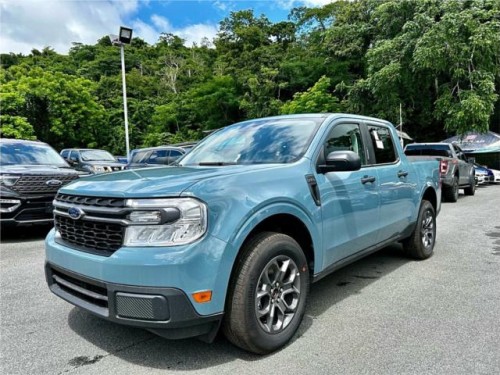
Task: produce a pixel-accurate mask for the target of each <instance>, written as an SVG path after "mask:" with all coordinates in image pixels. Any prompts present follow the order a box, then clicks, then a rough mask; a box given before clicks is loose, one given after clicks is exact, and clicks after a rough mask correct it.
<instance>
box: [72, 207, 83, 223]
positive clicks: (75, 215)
mask: <svg viewBox="0 0 500 375" xmlns="http://www.w3.org/2000/svg"><path fill="white" fill-rule="evenodd" d="M68 215H69V217H70V218H72V219H75V220H78V219H80V218H81V217H82V216H83V215H85V212H84V211H83V210H82V209H81V208H79V207H71V208H70V209H69V210H68Z"/></svg>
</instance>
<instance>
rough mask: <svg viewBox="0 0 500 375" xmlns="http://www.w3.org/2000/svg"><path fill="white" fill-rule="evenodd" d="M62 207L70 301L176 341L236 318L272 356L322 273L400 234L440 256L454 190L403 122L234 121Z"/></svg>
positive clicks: (51, 243)
mask: <svg viewBox="0 0 500 375" xmlns="http://www.w3.org/2000/svg"><path fill="white" fill-rule="evenodd" d="M54 204H55V206H56V211H55V215H54V218H55V226H56V229H55V230H53V231H51V232H50V233H49V234H48V236H47V239H46V242H45V245H46V268H45V272H46V280H47V283H48V286H49V288H50V290H51V291H52V292H53V293H54V294H56V295H57V296H59V297H60V298H62V299H64V300H66V301H68V302H70V303H72V304H74V305H76V306H79V307H80V308H82V309H85V310H87V311H89V312H90V313H92V314H95V315H96V316H98V317H101V318H103V319H107V320H109V321H112V322H115V323H121V324H126V325H129V326H136V327H142V328H145V329H148V330H150V331H152V332H154V333H156V334H158V335H161V336H164V337H169V338H177V339H179V338H186V337H194V336H198V337H201V338H202V339H204V340H206V341H212V340H213V339H214V338H215V336H216V334H217V332H218V330H219V327H222V330H223V332H224V333H225V334H226V336H227V337H228V338H229V340H230V341H231V342H232V343H234V344H235V345H237V346H240V347H241V348H243V349H245V350H248V351H251V352H254V353H260V354H264V353H269V352H272V351H275V350H277V349H279V348H281V347H283V346H284V345H286V343H287V342H288V341H289V340H290V339H291V338H292V337H293V336H294V334H295V332H296V331H297V329H298V328H299V326H300V324H301V321H302V318H303V316H304V313H305V310H306V301H307V296H308V290H309V284H310V282H312V281H317V280H320V279H321V278H322V277H324V276H326V275H327V274H329V273H331V272H333V271H335V270H337V269H339V268H341V267H342V266H344V265H346V264H349V263H351V262H353V261H355V260H357V259H360V258H361V257H363V256H366V255H368V254H371V253H373V252H374V251H376V250H378V249H381V248H383V247H386V246H387V245H388V244H390V243H392V242H398V241H401V242H402V244H403V245H402V247H403V249H404V251H405V252H406V254H408V255H409V256H411V257H413V258H415V259H426V258H429V257H430V256H432V254H433V249H434V244H435V240H436V235H437V232H436V216H437V214H438V213H439V210H440V207H441V183H440V176H439V162H437V161H436V160H416V161H410V160H409V159H408V158H407V157H406V156H405V155H404V153H403V149H402V147H401V144H400V142H399V139H398V136H397V133H396V129H395V128H394V127H393V126H392V125H391V124H390V123H389V122H387V121H383V120H379V119H375V118H370V117H362V116H356V115H346V114H307V115H291V116H277V117H271V118H264V119H256V120H249V121H245V122H242V123H238V124H234V125H231V126H228V127H225V128H223V129H221V130H219V131H217V132H214V133H213V134H211V135H209V136H208V137H207V138H205V139H204V140H203V141H202V142H201V143H200V144H199V145H197V146H196V147H195V148H194V149H193V150H192V151H190V152H189V153H188V154H186V155H185V156H184V157H183V158H182V159H181V160H180V161H179V162H178V163H176V167H175V168H174V167H164V168H143V169H137V170H132V171H124V172H121V173H120V174H115V173H111V174H108V175H105V176H102V175H101V176H90V177H86V178H85V181H84V182H83V181H82V183H76V184H72V185H71V186H69V187H68V188H65V189H62V190H61V191H60V192H59V194H58V196H57V197H56V199H55V203H54ZM332 292H334V291H332ZM271 372H273V371H271ZM274 372H276V371H274Z"/></svg>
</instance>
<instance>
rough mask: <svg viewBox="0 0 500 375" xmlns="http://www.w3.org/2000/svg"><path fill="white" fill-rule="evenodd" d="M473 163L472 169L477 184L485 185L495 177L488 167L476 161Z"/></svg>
mask: <svg viewBox="0 0 500 375" xmlns="http://www.w3.org/2000/svg"><path fill="white" fill-rule="evenodd" d="M473 164H474V171H475V174H476V177H477V184H478V185H487V184H489V183H490V181H492V180H494V179H495V177H494V175H493V172H492V171H491V170H490V169H488V168H486V167H484V166H482V165H480V164H477V163H473Z"/></svg>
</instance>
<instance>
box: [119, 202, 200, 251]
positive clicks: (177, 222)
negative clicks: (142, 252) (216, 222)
mask: <svg viewBox="0 0 500 375" xmlns="http://www.w3.org/2000/svg"><path fill="white" fill-rule="evenodd" d="M125 205H126V206H127V207H131V208H134V211H132V212H131V213H130V214H129V215H128V216H127V219H128V220H129V222H130V223H131V225H129V226H128V227H127V228H126V229H125V239H124V242H123V246H176V245H185V244H188V243H191V242H194V241H196V240H197V239H199V238H200V237H202V236H203V235H204V234H205V232H206V231H207V206H206V205H205V204H204V203H202V202H200V201H198V200H196V199H193V198H178V199H127V201H126V203H125Z"/></svg>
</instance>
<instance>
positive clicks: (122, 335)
mask: <svg viewBox="0 0 500 375" xmlns="http://www.w3.org/2000/svg"><path fill="white" fill-rule="evenodd" d="M409 261H410V260H409V259H408V258H406V257H405V256H404V255H403V254H402V252H401V246H400V245H398V244H395V245H391V246H389V247H387V248H384V249H382V250H381V251H379V252H377V253H375V254H373V255H371V256H369V257H367V258H364V259H362V260H360V261H358V262H355V263H353V264H351V265H349V266H347V267H345V268H343V269H341V270H339V271H337V272H335V273H333V274H332V275H330V276H327V277H325V278H324V279H322V280H320V281H319V282H317V283H315V284H313V285H312V286H311V289H310V295H309V300H308V307H307V309H306V313H305V317H304V320H303V322H302V324H301V326H300V328H299V330H298V332H297V334H296V335H295V336H294V338H293V340H292V342H293V341H295V340H300V337H301V336H302V335H304V334H305V333H306V332H307V331H308V329H309V328H310V327H312V325H313V324H314V320H315V318H317V317H318V316H320V315H321V314H323V313H324V312H326V311H328V309H330V308H331V307H332V306H334V305H335V304H338V303H341V301H342V300H343V299H345V298H348V297H349V296H351V295H354V294H359V293H361V292H362V290H363V288H365V287H367V286H369V285H370V284H372V283H373V282H376V281H377V280H378V279H379V278H382V277H384V276H386V275H388V274H390V273H391V272H392V271H394V270H396V269H398V268H399V267H401V266H402V265H404V264H406V263H407V262H409ZM68 323H69V326H70V328H71V329H72V330H73V331H74V332H75V333H76V334H78V335H79V336H81V337H82V338H83V339H85V340H87V341H89V342H91V343H92V344H94V345H95V346H97V347H99V348H100V349H102V350H103V351H104V352H106V353H109V354H107V355H105V356H96V357H93V358H90V357H85V356H83V355H82V356H80V357H76V358H73V359H72V360H71V361H69V362H68V366H71V367H73V368H76V367H80V366H82V365H92V364H93V363H96V362H98V361H99V360H101V359H102V358H104V357H106V356H108V355H112V356H116V357H119V358H120V359H123V360H125V361H127V362H130V363H133V364H135V365H139V366H144V367H149V368H155V369H172V370H199V369H204V368H210V367H214V366H218V365H220V364H223V363H227V362H232V361H235V360H244V361H255V360H259V359H261V358H265V357H261V356H257V355H253V354H250V353H247V352H245V351H243V350H240V349H238V348H236V347H235V346H233V345H232V344H230V343H229V342H228V341H227V340H226V339H225V338H224V337H223V335H222V334H220V333H219V335H218V337H217V338H216V340H215V341H214V342H213V343H212V344H206V343H203V342H201V341H198V340H196V339H185V340H172V341H171V340H167V339H163V338H161V337H158V336H156V335H154V334H152V333H149V332H147V331H145V330H142V329H137V328H131V327H126V326H120V325H117V324H114V323H111V322H108V321H105V320H102V319H100V318H98V317H95V316H94V315H92V314H90V313H87V312H85V311H83V310H80V309H78V308H74V309H72V310H71V312H70V314H69V316H68Z"/></svg>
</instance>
